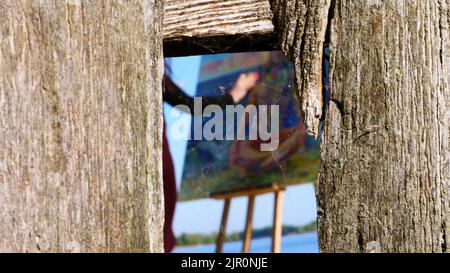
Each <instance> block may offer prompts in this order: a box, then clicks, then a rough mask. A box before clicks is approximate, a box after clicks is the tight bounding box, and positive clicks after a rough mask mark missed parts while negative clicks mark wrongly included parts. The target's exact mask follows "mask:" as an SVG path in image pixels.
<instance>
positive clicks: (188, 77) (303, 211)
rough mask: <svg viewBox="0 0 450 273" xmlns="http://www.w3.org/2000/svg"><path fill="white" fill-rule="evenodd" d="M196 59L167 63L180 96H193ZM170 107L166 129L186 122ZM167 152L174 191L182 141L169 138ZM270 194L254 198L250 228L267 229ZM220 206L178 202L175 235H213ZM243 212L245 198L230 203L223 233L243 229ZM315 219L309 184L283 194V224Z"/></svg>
mask: <svg viewBox="0 0 450 273" xmlns="http://www.w3.org/2000/svg"><path fill="white" fill-rule="evenodd" d="M200 61H201V57H200V56H191V57H179V58H172V59H171V66H172V79H173V80H174V82H175V83H177V84H178V85H179V86H180V87H181V88H182V89H183V91H184V92H186V93H187V94H189V95H191V96H194V95H195V91H196V86H197V82H198V72H199V69H200ZM171 111H172V110H171V107H170V106H169V105H167V104H165V105H164V117H165V120H166V125H167V128H170V125H171V124H173V123H174V122H175V121H176V120H178V119H179V118H183V117H184V118H186V120H187V122H189V120H190V118H189V116H188V115H187V114H182V113H180V114H181V116H179V117H173V116H172V115H171V113H172V112H171ZM168 138H169V146H170V151H171V153H172V157H173V160H174V164H175V172H176V179H177V188H179V187H180V183H181V178H182V172H183V167H184V158H185V155H186V145H187V142H186V141H178V140H174V139H172V138H170V134H168ZM273 199H274V198H273V194H266V195H261V196H258V197H257V198H256V201H255V211H254V219H253V225H254V228H260V227H266V226H270V225H271V223H272V216H273ZM222 208H223V202H222V201H216V200H211V199H202V200H196V201H189V202H178V203H177V206H176V211H175V219H174V231H175V233H176V234H177V235H179V234H181V233H183V232H187V233H210V232H217V231H218V227H219V224H220V218H221V215H222ZM246 209H247V199H246V198H235V199H233V200H232V203H231V209H230V214H229V218H228V227H227V232H232V231H241V230H243V228H244V223H245V214H246ZM315 218H316V201H315V195H314V187H313V185H312V184H305V185H299V186H292V187H289V188H288V189H287V190H286V192H285V194H284V203H283V224H288V225H302V224H307V223H310V222H311V221H314V220H315Z"/></svg>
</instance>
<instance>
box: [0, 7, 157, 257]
mask: <svg viewBox="0 0 450 273" xmlns="http://www.w3.org/2000/svg"><path fill="white" fill-rule="evenodd" d="M162 13H163V5H162V2H160V1H151V0H149V1H134V2H130V3H126V2H123V1H81V0H70V1H45V0H44V1H9V0H7V1H1V2H0V222H1V228H0V251H2V252H3V251H12V252H103V251H107V252H109V251H113V252H147V251H152V252H159V251H162V250H163V248H162V244H163V243H162V230H163V228H162V225H163V219H164V217H163V215H164V214H163V207H164V206H163V200H162V199H163V197H162V181H161V141H162V140H161V134H162V113H161V109H162V101H161V100H162V98H161V92H162V91H161V83H162V73H163V65H162V35H161V32H162V20H161V19H160V18H162Z"/></svg>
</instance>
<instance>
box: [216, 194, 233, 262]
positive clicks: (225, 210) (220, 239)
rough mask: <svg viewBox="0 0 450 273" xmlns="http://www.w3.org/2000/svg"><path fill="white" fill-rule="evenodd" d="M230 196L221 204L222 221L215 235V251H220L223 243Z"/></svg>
mask: <svg viewBox="0 0 450 273" xmlns="http://www.w3.org/2000/svg"><path fill="white" fill-rule="evenodd" d="M230 201H231V199H230V198H227V199H225V202H224V205H223V213H222V221H221V222H220V230H219V234H218V236H217V245H216V253H222V248H223V243H224V242H225V232H226V228H227V220H228V211H229V210H230Z"/></svg>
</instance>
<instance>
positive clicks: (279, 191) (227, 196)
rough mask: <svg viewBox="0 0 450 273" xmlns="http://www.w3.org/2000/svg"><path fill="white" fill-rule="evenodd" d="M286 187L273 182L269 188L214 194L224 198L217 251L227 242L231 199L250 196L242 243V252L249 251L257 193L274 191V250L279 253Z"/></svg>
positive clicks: (213, 196)
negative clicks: (226, 235)
mask: <svg viewBox="0 0 450 273" xmlns="http://www.w3.org/2000/svg"><path fill="white" fill-rule="evenodd" d="M285 189H286V188H285V187H281V186H278V185H275V184H273V185H271V186H270V187H267V188H256V189H247V190H242V191H237V192H230V193H223V194H216V195H212V196H211V198H214V199H219V200H224V206H223V213H222V221H221V223H220V230H219V234H218V238H217V245H216V252H217V253H222V249H223V243H224V242H225V232H226V226H227V220H228V211H229V209H230V203H231V199H232V198H235V197H243V196H248V206H247V218H246V223H245V230H244V239H243V244H242V252H243V253H248V252H249V250H250V241H251V237H252V224H253V207H254V203H255V197H256V196H257V195H261V194H266V193H270V192H273V193H274V196H275V202H274V214H273V228H272V252H273V253H279V252H280V244H281V232H282V230H281V228H282V225H281V207H282V202H283V200H282V199H283V191H284V190H285Z"/></svg>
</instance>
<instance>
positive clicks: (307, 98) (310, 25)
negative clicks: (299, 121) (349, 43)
mask: <svg viewBox="0 0 450 273" xmlns="http://www.w3.org/2000/svg"><path fill="white" fill-rule="evenodd" d="M271 1H272V9H273V13H274V24H275V27H276V32H277V35H278V41H279V46H280V48H281V50H282V51H283V53H284V54H286V55H287V56H288V57H289V59H290V60H291V62H292V63H293V64H294V67H295V85H296V94H297V96H298V99H299V102H300V108H301V110H302V114H303V119H304V123H305V127H306V129H307V132H308V134H310V135H313V136H316V137H317V136H318V131H319V124H320V119H321V118H322V107H323V98H322V58H323V45H324V42H325V33H326V29H327V25H328V15H329V10H330V5H331V1H330V0H315V1H309V0H271Z"/></svg>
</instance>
